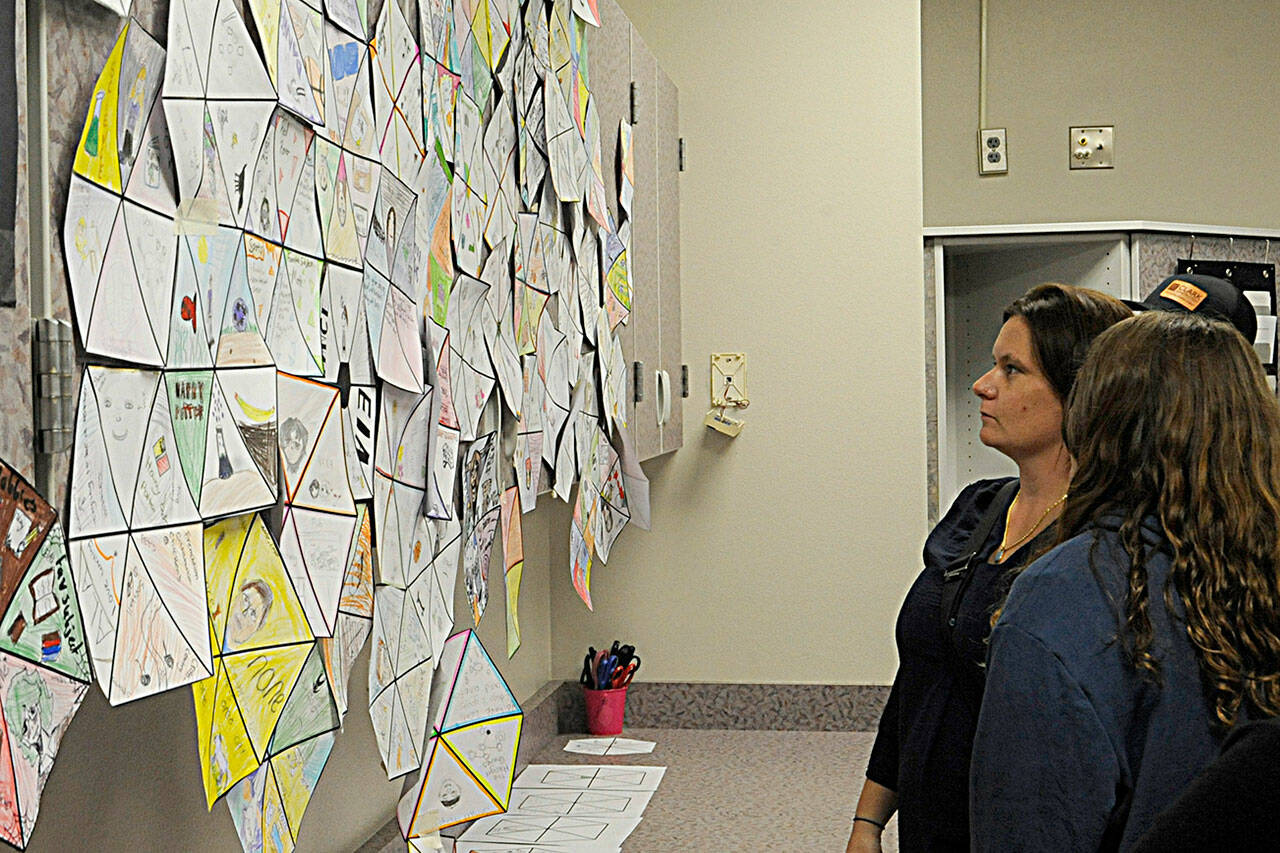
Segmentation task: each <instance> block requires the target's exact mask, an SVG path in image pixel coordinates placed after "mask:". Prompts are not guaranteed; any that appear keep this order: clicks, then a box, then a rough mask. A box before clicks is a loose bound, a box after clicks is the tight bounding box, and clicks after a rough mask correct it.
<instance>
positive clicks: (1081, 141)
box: [1069, 125, 1116, 169]
mask: <svg viewBox="0 0 1280 853" xmlns="http://www.w3.org/2000/svg"><path fill="white" fill-rule="evenodd" d="M1115 143H1116V128H1115V125H1093V126H1092V127H1073V128H1071V145H1070V150H1071V159H1070V161H1069V165H1070V166H1071V168H1072V169H1114V168H1115Z"/></svg>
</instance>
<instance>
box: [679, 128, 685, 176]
mask: <svg viewBox="0 0 1280 853" xmlns="http://www.w3.org/2000/svg"><path fill="white" fill-rule="evenodd" d="M680 171H682V172H683V171H684V137H683V136H682V137H680Z"/></svg>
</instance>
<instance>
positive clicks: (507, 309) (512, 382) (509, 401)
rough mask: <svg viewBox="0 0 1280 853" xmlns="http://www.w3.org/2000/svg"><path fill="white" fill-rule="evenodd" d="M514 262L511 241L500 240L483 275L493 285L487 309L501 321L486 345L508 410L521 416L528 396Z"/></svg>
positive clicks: (487, 298) (486, 297)
mask: <svg viewBox="0 0 1280 853" xmlns="http://www.w3.org/2000/svg"><path fill="white" fill-rule="evenodd" d="M510 261H511V252H510V251H509V250H508V248H507V244H506V243H499V244H498V245H497V246H495V247H494V250H493V251H492V252H491V253H490V254H489V258H488V260H486V261H485V264H484V269H483V270H481V271H480V277H481V280H482V281H484V283H485V284H487V285H489V291H488V292H487V293H486V294H485V299H486V301H487V302H488V305H487V306H486V311H487V312H488V314H489V315H490V316H492V317H493V318H494V322H496V323H497V330H496V331H495V333H494V334H493V335H490V336H486V338H485V344H486V346H487V347H488V348H489V363H490V364H491V365H492V366H493V369H494V372H495V373H496V374H497V377H498V385H499V387H500V388H501V389H502V399H503V401H504V402H505V403H506V406H507V410H508V411H510V412H511V414H512V415H514V416H515V417H517V418H519V417H520V407H521V405H523V403H524V395H523V393H522V391H521V379H520V354H519V352H518V351H517V345H516V330H515V311H514V306H513V304H512V302H513V298H514V290H513V287H512V279H511V263H510Z"/></svg>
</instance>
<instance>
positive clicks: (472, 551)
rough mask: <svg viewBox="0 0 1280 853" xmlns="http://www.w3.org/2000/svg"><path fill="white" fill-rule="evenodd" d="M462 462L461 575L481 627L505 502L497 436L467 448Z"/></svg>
mask: <svg viewBox="0 0 1280 853" xmlns="http://www.w3.org/2000/svg"><path fill="white" fill-rule="evenodd" d="M462 458H463V461H462V536H463V545H462V575H463V579H464V581H465V582H466V590H467V601H468V602H470V604H471V615H472V618H473V619H474V624H476V625H479V624H480V617H481V616H482V615H484V610H485V607H486V606H487V605H488V601H489V559H490V556H491V554H492V549H493V540H494V537H495V535H496V534H497V532H498V521H499V513H500V507H501V499H502V495H501V489H500V487H499V485H498V464H497V463H498V436H497V433H489V434H488V435H484V436H481V437H480V438H479V439H477V440H476V441H474V442H472V443H471V444H469V445H467V446H465V447H464V448H463V457H462Z"/></svg>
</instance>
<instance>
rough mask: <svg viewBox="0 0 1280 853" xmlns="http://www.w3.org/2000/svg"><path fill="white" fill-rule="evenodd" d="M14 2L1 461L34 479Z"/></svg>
mask: <svg viewBox="0 0 1280 853" xmlns="http://www.w3.org/2000/svg"><path fill="white" fill-rule="evenodd" d="M26 5H27V4H26V3H25V2H22V0H17V2H15V3H14V9H13V11H14V34H13V45H14V72H15V75H14V76H15V78H16V83H17V86H16V88H17V92H18V98H17V101H18V169H17V176H16V179H15V181H14V183H15V185H16V186H15V189H16V193H15V198H14V217H13V242H14V246H13V293H14V307H12V308H0V328H3V330H4V331H3V332H0V359H2V360H3V366H0V400H4V401H5V406H4V420H3V422H2V424H3V427H2V428H0V458H3V459H4V460H5V461H6V462H8V463H9V464H10V465H12V466H13V467H14V468H16V469H18V471H19V472H21V473H22V475H23V476H24V477H26V478H27V479H28V480H31V479H33V478H34V477H35V434H34V422H33V417H32V415H33V405H34V401H33V394H32V388H31V286H30V285H31V281H30V264H29V261H30V245H31V237H30V233H31V224H30V219H29V216H28V209H29V208H28V205H29V201H28V194H27V180H28V177H27V174H28V166H27V97H26V93H27V9H26Z"/></svg>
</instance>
